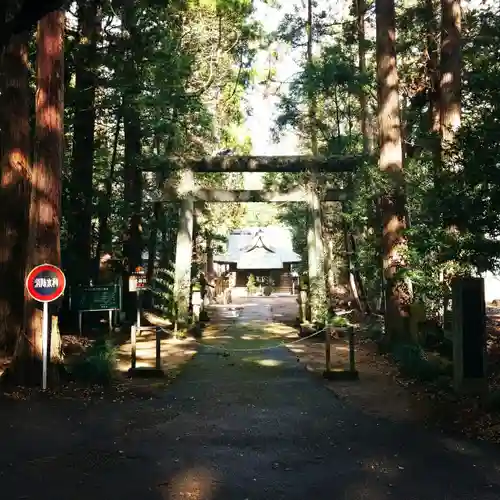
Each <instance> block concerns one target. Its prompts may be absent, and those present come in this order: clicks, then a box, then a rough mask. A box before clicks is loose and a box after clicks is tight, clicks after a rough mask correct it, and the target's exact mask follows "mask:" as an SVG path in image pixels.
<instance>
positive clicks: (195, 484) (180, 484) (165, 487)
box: [160, 467, 218, 500]
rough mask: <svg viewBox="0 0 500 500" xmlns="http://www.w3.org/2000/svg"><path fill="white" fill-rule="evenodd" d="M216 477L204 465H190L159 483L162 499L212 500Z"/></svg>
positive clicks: (216, 481)
mask: <svg viewBox="0 0 500 500" xmlns="http://www.w3.org/2000/svg"><path fill="white" fill-rule="evenodd" d="M217 483H218V478H217V477H216V476H215V475H214V472H213V471H211V470H209V469H207V468H206V467H192V468H190V469H188V470H186V471H182V472H179V473H178V474H177V475H176V476H174V477H173V478H172V479H170V480H169V481H167V482H165V483H162V484H161V486H160V487H161V489H162V498H163V499H164V500H181V499H183V500H187V499H190V500H212V499H213V498H214V494H215V489H216V485H217Z"/></svg>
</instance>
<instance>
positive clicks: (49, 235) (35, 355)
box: [13, 11, 64, 383]
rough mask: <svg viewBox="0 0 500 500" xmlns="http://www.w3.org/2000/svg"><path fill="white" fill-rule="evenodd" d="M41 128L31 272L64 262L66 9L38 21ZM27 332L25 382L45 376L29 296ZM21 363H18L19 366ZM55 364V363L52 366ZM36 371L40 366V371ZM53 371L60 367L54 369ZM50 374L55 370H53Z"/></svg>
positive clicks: (55, 357)
mask: <svg viewBox="0 0 500 500" xmlns="http://www.w3.org/2000/svg"><path fill="white" fill-rule="evenodd" d="M37 48H38V52H37V93H36V130H35V155H34V165H33V175H32V178H31V184H32V192H31V204H30V211H29V225H30V231H29V237H28V241H27V268H28V269H27V270H30V269H32V268H33V267H34V266H37V265H39V264H43V263H50V264H54V265H56V266H59V265H60V263H61V247H60V222H61V169H62V163H63V144H64V143H63V138H64V128H63V119H64V13H63V12H62V11H55V12H52V13H50V14H48V15H46V16H45V17H44V18H43V19H42V20H41V21H40V22H39V25H38V44H37ZM51 312H52V321H51V322H50V323H51V328H50V358H51V361H52V362H53V363H58V362H59V361H60V359H61V337H60V333H59V328H58V321H57V315H56V311H55V307H51ZM25 318H26V319H25V321H26V323H25V334H24V335H21V336H20V337H19V339H18V343H17V346H16V353H15V359H14V363H13V367H14V368H16V367H18V370H15V369H14V370H13V371H14V373H17V374H18V379H19V380H20V381H22V382H23V383H33V382H35V383H37V382H39V380H40V377H41V371H40V366H41V356H42V311H41V308H40V305H39V304H37V303H35V301H33V300H32V299H29V298H27V300H26V307H25ZM16 365H17V366H16ZM52 366H55V364H53V365H52ZM35 369H36V370H35ZM51 373H52V374H55V373H56V370H51ZM49 375H50V373H49Z"/></svg>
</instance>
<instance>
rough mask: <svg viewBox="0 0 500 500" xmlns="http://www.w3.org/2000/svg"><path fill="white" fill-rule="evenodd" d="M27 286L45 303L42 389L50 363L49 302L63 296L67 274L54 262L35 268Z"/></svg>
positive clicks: (29, 291) (34, 297) (27, 280)
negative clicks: (53, 263)
mask: <svg viewBox="0 0 500 500" xmlns="http://www.w3.org/2000/svg"><path fill="white" fill-rule="evenodd" d="M26 288H27V290H28V293H29V295H30V297H31V298H33V299H34V300H36V301H37V302H41V303H42V304H43V316H42V389H43V390H44V391H45V390H46V389H47V375H48V365H49V356H50V353H49V302H53V301H54V300H57V299H58V298H59V297H61V296H62V294H63V293H64V289H65V288H66V276H64V273H63V272H62V271H61V269H59V268H58V267H56V266H53V265H52V264H42V265H40V266H36V267H35V268H33V269H32V270H31V271H30V272H29V274H28V276H27V277H26Z"/></svg>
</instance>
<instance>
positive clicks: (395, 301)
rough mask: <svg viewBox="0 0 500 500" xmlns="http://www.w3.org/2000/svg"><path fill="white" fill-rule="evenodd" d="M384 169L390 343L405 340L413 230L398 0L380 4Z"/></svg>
mask: <svg viewBox="0 0 500 500" xmlns="http://www.w3.org/2000/svg"><path fill="white" fill-rule="evenodd" d="M376 19H377V82H378V108H379V109H378V123H379V145H380V160H379V169H380V171H381V172H382V173H383V174H384V175H385V176H386V177H387V180H388V181H389V187H388V189H387V192H386V193H385V195H384V196H383V198H382V200H381V209H382V226H383V229H382V252H383V267H384V276H385V284H386V286H385V289H386V307H385V328H386V335H387V340H388V341H398V340H402V339H404V338H405V336H406V335H405V334H406V321H405V318H406V317H407V306H408V302H409V301H410V297H409V292H408V290H407V287H406V285H405V284H404V283H403V280H402V279H401V278H398V271H399V270H400V269H401V268H403V267H404V266H405V261H404V254H405V251H406V247H407V242H406V239H405V237H404V235H403V231H404V230H405V229H406V227H407V220H406V210H405V205H406V197H405V181H404V175H403V153H402V144H401V120H400V109H399V94H398V72H397V67H396V29H395V9H394V0H376Z"/></svg>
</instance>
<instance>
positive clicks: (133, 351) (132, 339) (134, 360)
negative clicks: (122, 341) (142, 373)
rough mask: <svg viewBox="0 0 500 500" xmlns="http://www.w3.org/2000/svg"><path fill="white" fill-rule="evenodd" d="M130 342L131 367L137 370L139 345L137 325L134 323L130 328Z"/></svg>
mask: <svg viewBox="0 0 500 500" xmlns="http://www.w3.org/2000/svg"><path fill="white" fill-rule="evenodd" d="M130 344H131V363H130V364H131V368H132V370H135V366H136V364H137V345H136V327H135V325H132V327H131V329H130Z"/></svg>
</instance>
